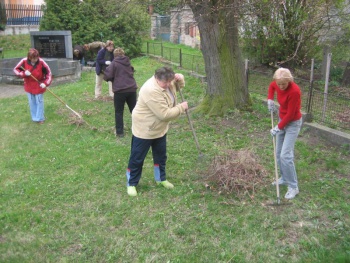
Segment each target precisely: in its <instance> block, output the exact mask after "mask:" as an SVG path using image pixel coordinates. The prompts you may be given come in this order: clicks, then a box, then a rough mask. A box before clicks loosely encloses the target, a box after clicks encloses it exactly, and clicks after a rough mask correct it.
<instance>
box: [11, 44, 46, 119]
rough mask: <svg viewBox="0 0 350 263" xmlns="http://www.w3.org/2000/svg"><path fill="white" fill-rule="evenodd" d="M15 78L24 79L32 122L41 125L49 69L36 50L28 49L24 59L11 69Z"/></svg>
mask: <svg viewBox="0 0 350 263" xmlns="http://www.w3.org/2000/svg"><path fill="white" fill-rule="evenodd" d="M13 72H14V73H15V74H16V76H18V77H20V78H23V79H24V90H25V91H26V93H27V96H28V101H29V107H30V114H31V117H32V121H34V122H37V123H39V124H43V123H44V121H45V117H44V95H43V94H44V92H45V91H46V87H48V86H49V85H50V84H51V81H52V75H51V70H50V67H49V66H48V65H47V64H46V62H45V61H44V60H43V59H42V58H40V57H39V52H38V50H36V49H34V48H31V49H29V52H28V55H27V57H26V58H23V59H22V60H21V61H20V62H19V63H18V64H17V65H16V66H15V67H14V69H13Z"/></svg>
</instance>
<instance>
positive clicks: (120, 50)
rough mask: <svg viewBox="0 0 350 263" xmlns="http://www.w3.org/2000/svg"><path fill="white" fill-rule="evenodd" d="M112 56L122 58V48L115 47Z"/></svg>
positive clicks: (123, 53)
mask: <svg viewBox="0 0 350 263" xmlns="http://www.w3.org/2000/svg"><path fill="white" fill-rule="evenodd" d="M113 55H114V56H115V57H118V56H119V57H122V56H124V55H125V52H124V50H123V49H122V48H120V47H117V48H116V49H114V51H113Z"/></svg>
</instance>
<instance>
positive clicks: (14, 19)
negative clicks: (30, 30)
mask: <svg viewBox="0 0 350 263" xmlns="http://www.w3.org/2000/svg"><path fill="white" fill-rule="evenodd" d="M42 15H43V10H42V6H41V5H19V4H0V21H1V22H3V21H6V25H39V24H40V19H41V17H42Z"/></svg>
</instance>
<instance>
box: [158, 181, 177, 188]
mask: <svg viewBox="0 0 350 263" xmlns="http://www.w3.org/2000/svg"><path fill="white" fill-rule="evenodd" d="M157 184H161V185H163V186H164V187H165V188H167V189H172V188H174V185H173V184H172V183H170V182H169V181H167V180H165V181H162V182H157Z"/></svg>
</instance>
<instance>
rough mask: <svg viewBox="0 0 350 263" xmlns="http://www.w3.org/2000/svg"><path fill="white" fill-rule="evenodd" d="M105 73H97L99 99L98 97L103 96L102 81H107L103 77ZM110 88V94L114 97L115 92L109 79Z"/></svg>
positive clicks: (97, 94) (96, 88)
mask: <svg viewBox="0 0 350 263" xmlns="http://www.w3.org/2000/svg"><path fill="white" fill-rule="evenodd" d="M103 76H104V75H103V73H100V75H97V74H96V85H95V98H96V99H97V98H98V97H100V96H101V91H102V83H103V82H105V81H104V79H103ZM108 90H109V96H111V97H112V98H113V97H114V93H113V90H112V82H110V81H108Z"/></svg>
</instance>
